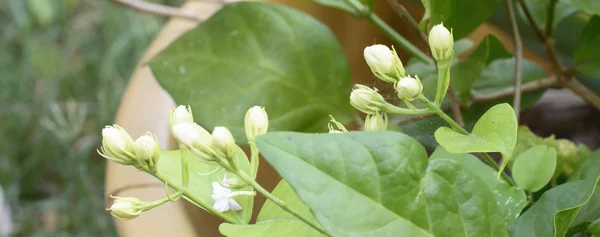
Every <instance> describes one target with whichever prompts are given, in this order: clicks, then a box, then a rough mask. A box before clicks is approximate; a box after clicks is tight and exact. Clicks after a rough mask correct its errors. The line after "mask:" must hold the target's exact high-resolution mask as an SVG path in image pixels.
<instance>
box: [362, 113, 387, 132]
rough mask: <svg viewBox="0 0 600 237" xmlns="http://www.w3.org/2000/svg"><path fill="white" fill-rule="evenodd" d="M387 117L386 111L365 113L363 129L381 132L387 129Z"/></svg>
mask: <svg viewBox="0 0 600 237" xmlns="http://www.w3.org/2000/svg"><path fill="white" fill-rule="evenodd" d="M387 125H388V117H387V114H386V113H375V114H370V115H367V118H366V119H365V131H367V132H383V131H387Z"/></svg>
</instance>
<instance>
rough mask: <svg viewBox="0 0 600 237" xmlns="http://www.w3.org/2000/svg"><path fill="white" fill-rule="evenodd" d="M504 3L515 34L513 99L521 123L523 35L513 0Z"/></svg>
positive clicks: (505, 0) (516, 114)
mask: <svg viewBox="0 0 600 237" xmlns="http://www.w3.org/2000/svg"><path fill="white" fill-rule="evenodd" d="M504 3H505V5H506V11H507V13H508V18H509V19H510V26H511V28H512V33H513V42H514V44H515V53H514V57H515V90H514V97H513V108H514V110H515V116H516V117H517V121H519V117H520V114H521V84H522V83H523V79H522V78H521V74H522V70H523V69H522V68H523V65H522V61H523V42H522V41H521V34H520V33H519V25H518V24H517V18H516V16H515V10H514V7H513V3H512V0H504Z"/></svg>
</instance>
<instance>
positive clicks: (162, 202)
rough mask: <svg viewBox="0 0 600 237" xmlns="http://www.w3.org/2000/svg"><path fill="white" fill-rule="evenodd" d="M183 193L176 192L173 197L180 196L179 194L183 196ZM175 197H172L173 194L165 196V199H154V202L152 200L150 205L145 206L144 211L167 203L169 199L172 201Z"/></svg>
mask: <svg viewBox="0 0 600 237" xmlns="http://www.w3.org/2000/svg"><path fill="white" fill-rule="evenodd" d="M181 194H182V193H181V192H176V193H174V194H173V197H178V196H181ZM167 195H168V194H167ZM173 197H171V196H167V197H165V198H163V199H159V200H156V201H154V202H151V203H149V204H148V206H146V207H145V208H146V210H144V211H147V210H150V209H152V208H155V207H158V206H160V205H162V204H165V203H167V202H169V201H172V200H173V199H172V198H173Z"/></svg>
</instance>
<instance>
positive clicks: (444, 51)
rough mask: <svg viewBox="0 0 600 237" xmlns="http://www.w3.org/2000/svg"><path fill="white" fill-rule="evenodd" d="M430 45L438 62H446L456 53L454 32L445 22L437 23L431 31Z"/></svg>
mask: <svg viewBox="0 0 600 237" xmlns="http://www.w3.org/2000/svg"><path fill="white" fill-rule="evenodd" d="M429 47H430V48H431V53H432V54H433V57H434V58H435V60H437V61H438V63H446V62H447V61H448V60H450V58H452V55H453V54H454V39H453V37H452V33H450V31H448V29H446V27H444V25H443V24H439V25H435V26H434V27H433V28H431V31H430V32H429Z"/></svg>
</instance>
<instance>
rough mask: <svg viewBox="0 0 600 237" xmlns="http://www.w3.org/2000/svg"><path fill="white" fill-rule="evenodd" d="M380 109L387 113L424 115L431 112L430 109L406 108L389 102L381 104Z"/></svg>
mask: <svg viewBox="0 0 600 237" xmlns="http://www.w3.org/2000/svg"><path fill="white" fill-rule="evenodd" d="M382 110H383V112H386V113H388V114H406V115H425V114H431V113H433V111H432V110H431V109H406V108H402V107H398V106H395V105H393V104H390V103H386V104H385V105H383V108H382Z"/></svg>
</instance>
